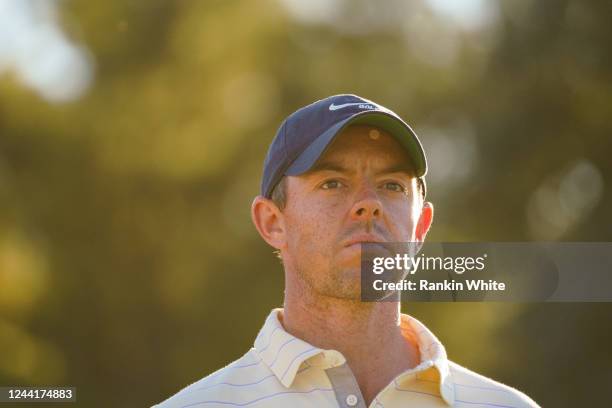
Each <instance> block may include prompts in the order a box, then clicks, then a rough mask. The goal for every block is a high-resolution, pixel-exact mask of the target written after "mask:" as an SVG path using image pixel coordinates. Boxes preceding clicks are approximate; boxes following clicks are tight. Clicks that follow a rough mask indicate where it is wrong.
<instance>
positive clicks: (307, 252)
mask: <svg viewBox="0 0 612 408" xmlns="http://www.w3.org/2000/svg"><path fill="white" fill-rule="evenodd" d="M410 163H411V162H410V159H409V156H408V153H407V152H406V151H405V150H404V148H403V147H402V146H401V145H400V144H399V142H398V141H397V140H395V139H394V138H393V137H391V136H389V135H388V134H386V133H385V132H383V131H380V130H377V129H375V128H373V127H370V126H350V127H348V128H347V129H346V130H345V131H344V132H343V133H342V134H340V135H339V136H338V137H337V138H336V139H335V140H334V142H333V143H332V145H331V146H330V147H329V148H328V150H327V151H326V152H325V153H324V154H323V156H322V157H321V158H320V159H319V161H318V162H317V164H316V165H315V167H314V168H313V169H312V170H310V171H309V172H307V173H305V174H303V175H300V176H297V177H288V179H287V202H286V207H285V209H284V211H283V217H284V220H285V230H286V231H285V233H286V246H285V248H282V249H281V254H282V257H283V263H284V264H285V268H288V273H296V274H298V275H299V277H300V278H301V279H303V280H304V282H305V283H306V284H307V285H308V286H309V287H310V289H312V290H313V291H315V292H318V293H319V294H321V295H325V296H331V297H336V298H345V299H358V298H359V297H360V293H359V288H360V250H361V246H360V245H361V244H362V243H364V242H407V241H414V240H418V239H419V237H418V236H415V231H416V227H417V223H418V221H419V218H420V216H421V211H422V208H423V201H422V199H421V197H420V195H419V192H418V190H417V187H416V179H415V178H414V177H413V176H412V175H411V173H412V170H411V168H412V166H411V164H410ZM428 227H429V223H427V225H426V226H425V229H427V228H428ZM425 232H426V231H425ZM417 235H418V233H417ZM423 236H424V234H423Z"/></svg>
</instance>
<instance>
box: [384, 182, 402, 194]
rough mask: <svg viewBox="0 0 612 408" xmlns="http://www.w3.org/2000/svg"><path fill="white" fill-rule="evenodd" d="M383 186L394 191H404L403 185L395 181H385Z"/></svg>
mask: <svg viewBox="0 0 612 408" xmlns="http://www.w3.org/2000/svg"><path fill="white" fill-rule="evenodd" d="M384 188H385V189H387V190H391V191H396V192H398V193H404V192H406V188H405V187H404V186H402V185H401V184H400V183H395V182H392V181H390V182H388V183H385V184H384Z"/></svg>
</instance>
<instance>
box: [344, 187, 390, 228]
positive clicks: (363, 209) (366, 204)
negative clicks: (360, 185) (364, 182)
mask: <svg viewBox="0 0 612 408" xmlns="http://www.w3.org/2000/svg"><path fill="white" fill-rule="evenodd" d="M382 212H383V210H382V204H381V202H380V200H379V198H378V195H377V194H376V191H375V190H374V189H371V188H365V189H364V190H363V191H361V192H360V195H359V198H358V199H357V201H355V204H354V205H353V208H352V209H351V217H352V218H353V219H354V220H356V221H369V220H371V219H374V218H380V217H381V216H382Z"/></svg>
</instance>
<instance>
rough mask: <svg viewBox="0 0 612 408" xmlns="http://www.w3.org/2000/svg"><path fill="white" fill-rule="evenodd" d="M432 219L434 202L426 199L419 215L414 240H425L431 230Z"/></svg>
mask: <svg viewBox="0 0 612 408" xmlns="http://www.w3.org/2000/svg"><path fill="white" fill-rule="evenodd" d="M432 221H433V204H432V203H430V202H428V201H425V202H424V203H423V208H422V209H421V215H420V216H419V221H418V222H417V226H416V229H415V231H414V240H415V241H416V242H424V241H425V236H426V235H427V231H429V227H431V223H432Z"/></svg>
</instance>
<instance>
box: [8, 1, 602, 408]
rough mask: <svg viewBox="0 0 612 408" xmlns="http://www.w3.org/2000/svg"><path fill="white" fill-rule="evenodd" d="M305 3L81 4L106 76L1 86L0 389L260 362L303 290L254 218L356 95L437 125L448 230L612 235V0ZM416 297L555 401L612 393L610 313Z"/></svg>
mask: <svg viewBox="0 0 612 408" xmlns="http://www.w3.org/2000/svg"><path fill="white" fill-rule="evenodd" d="M295 3H296V2H292V1H289V0H287V1H284V2H275V1H272V0H267V1H257V2H255V1H250V2H249V1H195V0H193V1H161V0H155V1H135V0H131V1H104V2H102V1H98V2H78V1H69V0H66V1H62V2H61V3H58V4H59V6H60V9H59V11H60V17H61V24H62V27H63V29H64V30H66V32H67V33H68V35H69V36H70V37H71V38H74V39H76V40H77V41H79V43H81V44H83V45H84V46H86V47H87V49H88V50H89V53H91V58H92V60H93V61H94V65H95V73H94V77H93V83H92V84H91V87H90V88H89V90H88V91H87V92H86V93H85V94H84V95H83V96H81V97H80V98H79V99H77V100H74V101H72V102H66V103H56V104H54V103H50V102H47V101H45V100H44V99H42V98H40V97H39V96H38V94H37V93H36V91H34V90H31V89H29V88H27V87H25V86H23V85H22V84H21V83H20V81H19V78H18V76H17V75H15V74H3V75H2V76H0V384H3V385H11V384H20V385H28V384H35V385H44V384H47V385H50V384H63V385H71V386H76V387H77V389H78V391H77V395H78V402H77V404H71V405H70V406H83V407H94V408H95V407H136V406H147V405H150V404H152V403H155V402H159V401H161V400H162V399H165V398H166V397H168V396H169V395H170V394H172V393H174V392H175V391H177V390H178V389H180V388H181V387H183V386H185V385H187V384H188V383H190V382H192V381H195V380H197V379H199V378H201V377H203V376H204V375H205V374H207V373H210V372H212V371H213V370H215V369H217V368H220V367H222V366H223V365H225V364H226V363H228V362H230V361H231V360H233V359H235V358H237V357H239V356H240V355H241V354H242V353H244V352H245V351H246V350H247V349H248V348H249V347H250V346H251V344H252V341H253V339H254V337H255V335H256V333H257V331H258V329H259V327H260V325H261V324H262V323H263V320H264V318H265V316H266V315H267V313H268V311H269V310H270V308H272V307H276V306H279V305H280V304H281V302H282V291H283V280H282V270H281V265H280V264H279V262H278V260H277V259H276V258H275V257H274V256H273V255H272V251H271V249H270V248H268V247H267V246H266V245H265V244H264V243H263V242H262V241H261V240H260V239H259V237H258V236H257V234H256V231H255V229H254V228H253V227H252V225H251V222H250V218H249V206H250V202H251V200H252V198H253V197H254V196H255V195H256V194H257V192H258V187H259V177H260V174H261V165H262V162H263V158H264V155H265V152H266V149H267V146H268V143H269V142H270V140H271V138H272V137H273V135H274V133H275V131H276V128H277V126H278V125H279V124H280V122H281V121H282V119H283V118H284V117H285V116H286V115H288V114H289V113H291V112H292V111H294V110H295V109H297V108H298V107H300V106H303V105H305V104H307V103H310V102H312V101H314V100H316V99H320V98H322V97H325V96H328V95H331V94H335V93H343V92H350V93H357V94H359V95H362V96H365V97H367V98H371V99H373V100H375V101H377V102H380V103H382V104H384V105H386V106H388V107H390V108H391V109H394V110H395V111H396V112H398V113H399V114H400V115H402V116H403V117H404V118H406V120H407V121H408V122H409V123H411V124H412V125H414V127H415V128H416V130H417V132H418V133H419V134H420V136H421V139H422V140H423V143H424V144H425V147H426V150H427V151H428V154H429V159H430V169H431V170H430V178H429V189H428V190H429V197H428V198H429V199H430V200H431V201H432V202H433V203H434V206H435V208H436V219H435V220H434V226H433V229H432V231H431V233H430V238H429V239H430V240H433V241H496V240H497V241H513V240H515V241H524V240H566V241H606V240H610V238H611V236H612V234H611V232H612V228H611V227H612V212H611V211H610V208H611V207H612V201H611V200H612V195H611V190H612V185H611V184H610V183H611V179H612V160H611V159H610V157H611V156H612V137H611V130H612V125H611V122H610V118H612V80H611V79H612V78H611V76H612V47H611V44H610V42H611V41H610V39H611V38H612V25H611V24H610V22H609V17H610V15H611V14H612V7H611V5H610V3H609V2H606V1H589V2H583V1H578V0H573V1H570V0H559V1H557V0H555V1H552V0H543V1H528V0H522V1H504V2H499V3H497V2H496V3H495V7H496V12H495V14H494V16H493V17H491V18H490V19H489V21H488V22H486V24H483V25H480V26H478V27H462V26H459V25H457V24H456V22H453V21H452V19H451V18H450V17H448V16H444V15H439V14H436V13H435V12H433V11H432V10H431V9H430V8H429V7H428V6H427V3H424V2H420V1H417V2H401V1H389V2H381V3H379V4H378V3H377V4H378V5H377V6H376V7H375V8H374V9H373V6H372V4H371V3H370V2H366V1H351V2H349V1H336V2H333V3H334V4H335V6H334V7H332V8H329V9H324V10H323V12H321V13H322V14H321V13H320V14H316V13H314V14H311V15H310V17H308V16H306V17H304V15H300V14H299V13H297V12H296V10H295V9H294V8H295ZM315 3H319V2H315ZM292 4H293V6H291V5H292ZM292 7H294V8H292ZM578 272H579V271H578ZM404 311H405V312H407V313H411V314H413V315H414V316H416V317H417V318H419V319H422V320H423V321H424V322H425V323H427V324H428V325H429V326H430V327H431V328H432V330H433V331H434V332H435V333H437V334H438V336H439V337H440V338H441V340H442V341H443V342H444V343H445V344H446V346H447V349H448V352H449V355H450V357H451V359H453V360H455V361H457V362H458V363H460V364H464V365H467V366H468V367H469V368H472V369H474V370H476V371H479V372H482V373H484V374H486V375H490V376H492V377H494V378H496V379H499V380H501V381H504V382H507V383H508V384H510V385H512V386H515V387H517V388H519V389H521V390H522V391H524V392H526V393H527V394H529V395H530V396H531V397H532V398H534V399H535V400H536V401H538V402H539V403H540V404H542V405H543V406H551V407H562V406H563V407H569V406H584V404H586V402H587V401H589V402H590V403H589V404H588V405H589V406H605V405H606V404H609V402H607V400H608V398H607V396H606V392H605V390H606V388H604V387H606V386H607V385H609V384H610V383H611V382H612V370H611V369H610V365H611V364H612V353H610V352H609V351H608V348H609V345H610V344H612V329H611V328H610V312H611V311H612V307H611V306H610V305H608V304H494V303H487V304H406V305H404Z"/></svg>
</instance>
